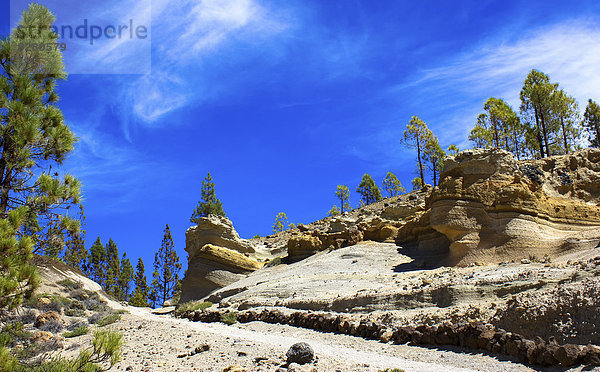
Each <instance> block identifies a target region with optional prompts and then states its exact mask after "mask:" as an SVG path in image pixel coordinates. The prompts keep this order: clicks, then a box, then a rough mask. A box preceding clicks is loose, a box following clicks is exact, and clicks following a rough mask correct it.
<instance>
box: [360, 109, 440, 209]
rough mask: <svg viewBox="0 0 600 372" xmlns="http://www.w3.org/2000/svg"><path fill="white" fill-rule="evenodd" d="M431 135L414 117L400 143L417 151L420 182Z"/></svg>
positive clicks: (423, 124)
mask: <svg viewBox="0 0 600 372" xmlns="http://www.w3.org/2000/svg"><path fill="white" fill-rule="evenodd" d="M431 135H432V133H431V131H430V130H429V128H427V125H426V124H425V123H424V122H423V120H421V119H419V118H418V117H416V116H413V117H412V118H411V119H410V123H408V124H407V125H406V130H405V131H404V140H403V141H402V142H403V143H404V145H405V146H407V147H409V148H415V149H417V165H418V167H419V176H420V178H421V179H422V180H424V179H425V175H424V174H423V173H424V172H423V168H424V166H423V154H424V152H425V146H426V145H427V142H428V141H429V138H430V137H431ZM367 204H368V203H367Z"/></svg>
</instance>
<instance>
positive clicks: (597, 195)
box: [397, 149, 600, 265]
mask: <svg viewBox="0 0 600 372" xmlns="http://www.w3.org/2000/svg"><path fill="white" fill-rule="evenodd" d="M599 201H600V150H598V149H586V150H583V151H579V152H577V153H574V154H571V155H564V156H554V157H550V158H546V159H541V160H531V161H523V162H519V161H517V160H516V159H515V158H514V157H513V156H512V155H511V154H510V153H508V152H506V151H504V150H499V149H485V150H484V149H475V150H469V151H464V152H462V153H460V154H459V155H457V156H456V157H454V158H447V159H446V161H445V164H444V170H443V172H442V174H441V177H440V185H439V187H438V188H436V189H434V190H433V191H432V193H431V195H430V196H429V198H428V199H427V203H426V211H425V212H420V213H417V215H416V216H415V217H414V218H413V219H412V220H410V221H408V223H407V224H406V225H405V226H404V227H403V228H402V229H401V231H400V232H399V233H398V238H397V243H399V244H406V243H411V242H412V243H417V244H416V245H417V249H416V252H415V253H416V254H417V255H421V256H423V257H429V258H430V259H431V258H433V257H435V258H436V259H442V260H443V261H444V262H443V263H445V264H451V265H456V264H458V265H467V264H470V263H474V262H485V263H494V262H501V261H506V260H515V259H521V258H527V257H529V256H536V257H538V258H540V257H544V256H550V257H552V256H555V255H558V254H561V253H564V252H565V251H567V250H571V249H587V248H593V247H595V246H597V245H598V243H599V242H600V207H599V206H598V202H599Z"/></svg>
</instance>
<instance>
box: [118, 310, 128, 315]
mask: <svg viewBox="0 0 600 372" xmlns="http://www.w3.org/2000/svg"><path fill="white" fill-rule="evenodd" d="M115 314H129V311H127V310H125V309H119V310H117V311H115Z"/></svg>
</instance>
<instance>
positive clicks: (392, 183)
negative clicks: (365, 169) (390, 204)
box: [383, 172, 405, 197]
mask: <svg viewBox="0 0 600 372" xmlns="http://www.w3.org/2000/svg"><path fill="white" fill-rule="evenodd" d="M383 189H384V190H385V191H386V192H387V193H388V196H390V197H391V196H396V195H400V194H402V193H404V191H405V190H404V187H402V183H400V180H399V179H398V177H396V175H395V174H393V173H392V172H387V174H386V175H385V178H384V179H383Z"/></svg>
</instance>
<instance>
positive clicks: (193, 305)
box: [175, 301, 213, 316]
mask: <svg viewBox="0 0 600 372" xmlns="http://www.w3.org/2000/svg"><path fill="white" fill-rule="evenodd" d="M212 305H213V303H212V302H209V301H190V302H186V303H183V304H181V305H179V306H178V307H177V309H176V310H175V315H177V316H181V315H182V314H183V313H185V312H186V311H196V310H204V309H208V308H209V307H211V306H212Z"/></svg>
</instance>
